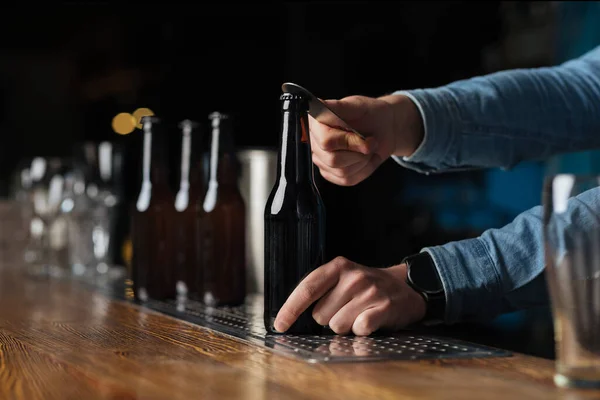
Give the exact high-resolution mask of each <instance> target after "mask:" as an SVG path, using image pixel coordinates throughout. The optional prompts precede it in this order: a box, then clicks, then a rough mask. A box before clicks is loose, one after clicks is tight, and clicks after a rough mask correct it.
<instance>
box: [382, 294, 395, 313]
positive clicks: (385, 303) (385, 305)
mask: <svg viewBox="0 0 600 400" xmlns="http://www.w3.org/2000/svg"><path fill="white" fill-rule="evenodd" d="M380 308H381V310H382V311H383V312H389V311H392V300H391V299H390V298H389V297H384V298H383V299H382V300H381V305H380Z"/></svg>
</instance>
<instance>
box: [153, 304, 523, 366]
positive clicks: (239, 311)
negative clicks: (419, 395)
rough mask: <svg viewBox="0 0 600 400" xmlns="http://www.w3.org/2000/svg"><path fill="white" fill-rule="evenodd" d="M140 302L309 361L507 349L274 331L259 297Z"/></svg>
mask: <svg viewBox="0 0 600 400" xmlns="http://www.w3.org/2000/svg"><path fill="white" fill-rule="evenodd" d="M144 306H146V307H149V308H151V309H153V310H156V311H159V312H163V313H166V314H169V315H172V316H174V317H176V318H180V319H183V320H186V321H188V322H191V323H195V324H198V325H201V326H204V327H207V328H211V329H214V330H216V331H219V332H222V333H225V334H228V335H231V336H235V337H237V338H239V339H242V340H246V341H250V342H252V343H255V344H258V345H262V346H265V347H268V348H270V349H272V350H273V351H276V352H279V353H283V354H287V355H292V356H295V357H299V358H302V359H304V360H306V361H308V362H357V361H376V360H392V359H393V360H419V359H441V358H480V357H503V356H508V355H510V354H511V353H510V352H508V351H503V350H499V349H495V348H491V347H487V346H482V345H478V344H474V343H469V342H464V341H461V340H457V339H450V338H445V337H439V336H436V335H431V334H422V333H419V332H417V331H412V330H406V331H402V332H398V333H395V334H393V335H387V336H377V335H373V336H368V337H360V336H353V335H350V336H339V335H335V334H333V333H332V334H331V335H322V336H313V335H285V334H284V335H274V334H270V333H267V331H266V330H265V328H264V325H263V318H262V298H261V297H258V296H255V297H251V298H249V299H248V302H247V304H245V305H243V306H240V307H223V308H211V307H206V306H204V305H202V304H200V303H196V302H187V304H185V305H182V304H179V305H177V304H176V303H175V302H156V301H150V302H148V303H146V304H145V305H144Z"/></svg>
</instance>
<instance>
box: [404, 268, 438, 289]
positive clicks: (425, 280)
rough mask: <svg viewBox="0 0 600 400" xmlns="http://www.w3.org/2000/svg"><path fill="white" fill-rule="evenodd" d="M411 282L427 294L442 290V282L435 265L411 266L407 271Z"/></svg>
mask: <svg viewBox="0 0 600 400" xmlns="http://www.w3.org/2000/svg"><path fill="white" fill-rule="evenodd" d="M408 274H409V279H410V280H411V282H412V283H413V284H414V285H415V286H417V287H419V288H420V289H421V290H422V291H424V292H425V293H428V294H437V293H440V292H441V291H442V290H443V287H442V282H441V281H440V278H439V277H438V276H437V271H436V270H435V267H434V266H432V267H431V268H429V267H428V266H427V267H426V266H420V265H419V266H413V267H412V268H410V269H409V271H408Z"/></svg>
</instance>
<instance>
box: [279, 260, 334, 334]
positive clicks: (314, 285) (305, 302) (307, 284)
mask: <svg viewBox="0 0 600 400" xmlns="http://www.w3.org/2000/svg"><path fill="white" fill-rule="evenodd" d="M339 277H340V275H339V270H338V268H336V264H335V263H333V262H329V263H327V264H324V265H322V266H321V267H319V268H317V269H315V270H314V271H312V272H311V273H310V274H308V276H307V277H306V278H304V279H303V280H302V281H301V282H300V283H299V284H298V286H296V288H295V289H294V291H293V292H292V294H290V296H289V297H288V299H287V300H286V302H285V303H284V304H283V306H282V307H281V309H280V310H279V313H277V317H276V318H275V322H274V324H273V325H274V328H275V330H277V332H285V331H287V330H288V329H289V328H290V326H292V324H293V323H294V322H295V321H296V319H298V317H299V316H300V315H301V314H302V313H303V312H304V311H306V309H307V308H308V307H309V306H310V305H311V304H312V303H314V302H315V301H317V300H318V299H320V298H321V297H323V295H325V293H327V292H328V291H329V290H330V289H331V288H332V287H334V286H335V285H337V283H338V280H339Z"/></svg>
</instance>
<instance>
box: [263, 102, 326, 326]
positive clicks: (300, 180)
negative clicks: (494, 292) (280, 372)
mask: <svg viewBox="0 0 600 400" xmlns="http://www.w3.org/2000/svg"><path fill="white" fill-rule="evenodd" d="M282 100H283V103H284V105H283V115H282V128H281V138H280V150H279V154H278V171H277V179H276V183H275V185H274V187H273V190H272V191H271V194H270V196H269V199H268V200H267V203H266V206H265V216H264V222H265V232H264V234H265V249H264V251H265V267H264V268H265V271H264V276H265V288H264V293H265V294H264V324H265V328H266V330H267V331H268V332H270V333H277V332H276V331H275V330H274V328H273V323H274V321H275V318H276V316H277V313H278V312H279V310H280V309H281V307H282V306H283V304H284V303H285V301H286V300H287V298H288V297H289V295H290V294H291V293H292V291H293V290H294V289H295V288H296V286H297V285H298V283H300V281H301V280H303V279H304V278H305V277H306V276H307V275H308V274H310V273H311V272H312V271H314V270H315V269H316V268H318V267H320V266H321V265H323V264H324V263H325V255H324V254H325V253H324V251H325V207H324V205H323V201H322V199H321V196H320V194H319V191H318V189H317V187H316V185H315V183H314V179H313V165H312V160H311V151H310V141H309V137H308V130H307V129H308V117H307V109H308V105H307V103H306V100H305V99H304V98H302V97H299V96H297V95H283V96H282ZM312 309H313V306H310V307H309V309H307V310H306V311H305V312H304V313H303V314H302V315H301V316H300V317H299V318H298V319H297V320H296V322H295V323H294V324H293V325H292V326H291V327H290V328H289V330H288V331H287V333H299V334H320V333H321V332H322V330H323V327H322V326H320V325H318V324H317V322H316V321H315V320H314V318H313V317H312Z"/></svg>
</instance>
